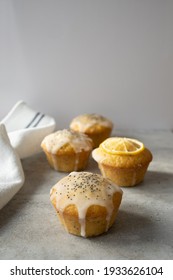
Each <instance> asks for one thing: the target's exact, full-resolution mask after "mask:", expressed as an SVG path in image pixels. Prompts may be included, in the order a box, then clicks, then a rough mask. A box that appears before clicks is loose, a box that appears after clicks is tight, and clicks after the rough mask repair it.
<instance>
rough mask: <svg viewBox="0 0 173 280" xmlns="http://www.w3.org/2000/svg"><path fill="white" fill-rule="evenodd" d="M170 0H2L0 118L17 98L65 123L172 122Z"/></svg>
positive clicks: (168, 125)
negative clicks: (95, 116) (85, 119)
mask: <svg viewBox="0 0 173 280" xmlns="http://www.w3.org/2000/svg"><path fill="white" fill-rule="evenodd" d="M172 15H173V1H172V0H0V100H1V101H0V104H1V106H0V119H1V118H2V117H3V116H4V115H5V114H6V113H7V112H8V111H9V110H10V109H11V107H12V106H13V105H14V104H15V103H16V101H18V100H20V99H23V100H25V101H26V102H27V103H28V104H29V105H31V106H32V107H34V108H35V109H38V110H40V111H43V112H45V113H47V114H50V115H52V116H54V117H55V119H56V120H57V126H58V127H59V128H63V127H66V126H68V124H69V122H70V120H71V118H73V117H74V116H76V115H78V114H81V113H87V112H88V113H91V112H96V113H100V114H102V115H105V116H107V117H108V118H110V119H112V120H113V122H114V123H115V127H117V128H119V129H121V128H122V129H127V128H130V129H138V128H140V129H172V128H173V109H172V108H173V16H172Z"/></svg>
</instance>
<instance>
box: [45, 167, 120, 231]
mask: <svg viewBox="0 0 173 280" xmlns="http://www.w3.org/2000/svg"><path fill="white" fill-rule="evenodd" d="M122 193H123V192H122V190H121V189H120V188H119V187H118V186H117V185H115V184H114V183H113V182H112V181H110V180H108V179H105V178H103V177H102V176H101V175H99V174H94V173H90V172H71V173H70V174H69V175H68V176H66V177H64V178H63V179H61V180H60V181H59V182H58V183H57V184H56V185H55V186H53V187H52V189H51V191H50V200H51V202H52V204H53V206H54V208H55V210H56V212H57V215H58V217H59V220H60V222H61V223H62V225H63V226H64V227H65V229H66V231H67V232H69V233H71V234H74V235H78V236H83V237H90V236H96V235H99V234H102V233H104V232H107V230H108V229H109V228H110V227H111V226H112V225H113V223H114V221H115V218H116V215H117V212H118V209H119V206H120V203H121V199H122Z"/></svg>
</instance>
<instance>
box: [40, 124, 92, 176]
mask: <svg viewBox="0 0 173 280" xmlns="http://www.w3.org/2000/svg"><path fill="white" fill-rule="evenodd" d="M41 147H42V149H43V151H44V152H45V154H46V157H47V160H48V162H49V164H50V166H51V167H52V168H54V169H55V170H57V171H63V172H71V171H78V170H83V169H84V168H85V167H86V165H87V163H88V159H89V156H90V153H91V151H92V149H93V143H92V140H91V139H90V138H89V137H88V136H87V135H85V134H83V133H80V132H74V131H70V130H68V129H63V130H58V131H56V132H55V133H52V134H50V135H48V136H46V137H45V138H44V139H43V141H42V143H41Z"/></svg>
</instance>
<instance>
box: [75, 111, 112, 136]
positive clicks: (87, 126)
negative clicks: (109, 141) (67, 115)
mask: <svg viewBox="0 0 173 280" xmlns="http://www.w3.org/2000/svg"><path fill="white" fill-rule="evenodd" d="M104 127H109V128H111V129H112V127H113V123H112V122H111V121H110V120H108V119H107V118H105V117H103V116H101V115H97V114H83V115H80V116H77V117H76V118H74V119H73V120H72V122H71V123H70V128H71V129H73V130H75V131H81V132H84V133H85V132H92V131H95V130H102V129H103V128H104Z"/></svg>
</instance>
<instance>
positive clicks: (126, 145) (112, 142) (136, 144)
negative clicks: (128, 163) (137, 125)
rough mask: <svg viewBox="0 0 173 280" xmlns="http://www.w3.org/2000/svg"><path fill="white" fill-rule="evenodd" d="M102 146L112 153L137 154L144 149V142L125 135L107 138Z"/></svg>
mask: <svg viewBox="0 0 173 280" xmlns="http://www.w3.org/2000/svg"><path fill="white" fill-rule="evenodd" d="M100 147H101V148H102V149H103V150H104V151H105V152H106V153H109V154H112V155H136V154H139V153H140V152H141V151H143V150H144V144H143V143H142V142H140V141H138V140H136V139H131V138H125V137H123V138H122V137H111V138H107V139H106V140H105V141H104V142H102V143H101V144H100Z"/></svg>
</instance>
